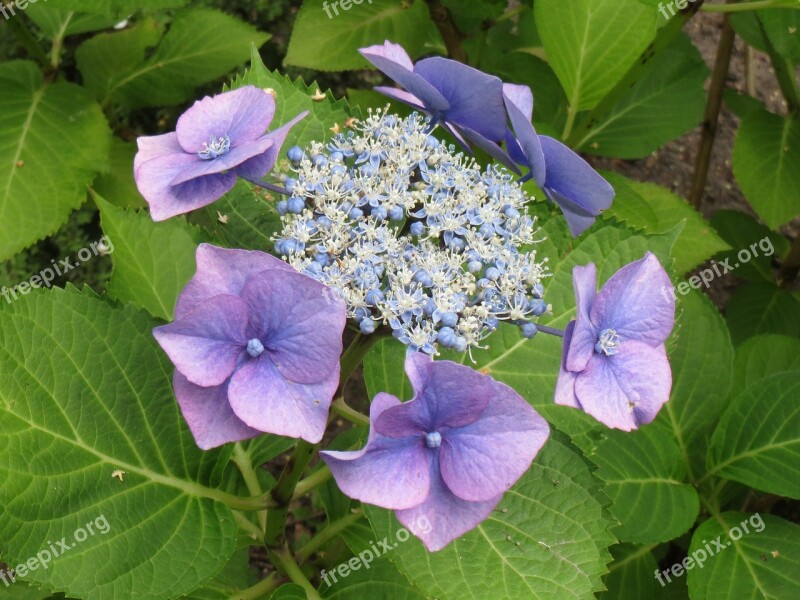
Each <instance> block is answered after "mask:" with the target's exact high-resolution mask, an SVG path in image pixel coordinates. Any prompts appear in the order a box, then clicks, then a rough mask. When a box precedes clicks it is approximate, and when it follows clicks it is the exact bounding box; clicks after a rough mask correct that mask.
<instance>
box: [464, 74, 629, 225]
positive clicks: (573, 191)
mask: <svg viewBox="0 0 800 600" xmlns="http://www.w3.org/2000/svg"><path fill="white" fill-rule="evenodd" d="M503 100H504V102H505V106H506V110H507V111H508V117H509V120H510V121H511V127H512V128H513V132H512V131H511V130H508V131H507V132H506V138H505V142H506V148H507V149H508V154H505V153H504V152H503V151H502V150H501V149H500V148H499V147H498V146H497V145H496V144H491V143H490V142H489V141H488V140H482V139H480V138H479V137H475V136H470V140H471V141H472V142H473V143H475V144H476V145H477V146H479V147H480V148H483V149H484V150H485V151H487V152H488V153H489V154H490V155H491V156H493V157H494V158H496V159H498V160H500V161H501V162H503V163H504V164H506V165H507V166H509V167H511V168H512V169H514V170H516V166H515V164H514V163H516V164H517V165H521V166H523V167H526V168H527V169H530V172H529V173H528V174H527V175H525V176H524V177H523V178H522V181H527V180H528V179H533V180H534V181H535V182H536V184H537V185H538V186H539V187H540V188H542V190H543V191H544V193H545V195H546V196H547V197H548V199H550V201H551V202H554V203H555V204H557V205H558V207H559V208H560V209H561V212H562V213H564V216H565V217H566V219H567V224H568V225H569V230H570V232H571V233H572V235H573V236H575V237H577V236H579V235H580V234H581V233H583V232H584V231H586V229H588V228H589V227H591V226H592V224H593V223H594V221H595V218H596V217H597V216H598V215H599V214H600V213H602V212H603V211H604V210H606V209H607V208H608V207H609V206H611V202H612V201H613V200H614V188H613V187H611V185H610V184H609V183H608V182H607V181H606V180H605V179H603V178H602V177H601V176H600V175H599V174H598V173H597V171H595V170H594V169H593V168H592V167H591V166H590V165H589V164H588V163H587V162H586V161H585V160H583V159H582V158H581V157H580V156H578V155H577V154H576V153H575V152H573V151H572V150H570V149H569V148H568V147H567V146H565V145H564V144H562V143H561V142H559V141H557V140H554V139H553V138H551V137H547V136H546V135H538V134H537V133H536V130H535V129H534V127H533V123H531V119H532V117H533V94H532V93H531V89H530V88H529V87H528V86H526V85H512V84H509V83H507V84H504V85H503Z"/></svg>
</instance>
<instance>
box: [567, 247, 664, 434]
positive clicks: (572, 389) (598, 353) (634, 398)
mask: <svg viewBox="0 0 800 600" xmlns="http://www.w3.org/2000/svg"><path fill="white" fill-rule="evenodd" d="M572 281H573V285H574V287H575V296H576V299H577V303H578V316H577V318H576V320H574V321H570V323H569V325H567V329H566V333H565V335H564V351H563V356H562V360H561V372H560V373H559V376H558V385H557V386H556V404H563V405H565V406H572V407H574V408H580V409H582V410H584V411H586V412H587V413H588V414H590V415H592V416H593V417H594V418H595V419H597V420H598V421H600V422H601V423H604V424H605V425H607V426H608V427H612V428H615V429H623V430H625V431H630V430H632V429H637V428H638V427H639V426H640V425H644V424H646V423H649V422H650V421H652V420H653V419H655V417H656V415H657V414H658V411H659V410H660V409H661V407H662V406H663V404H664V403H665V402H666V401H667V400H668V399H669V392H670V388H671V386H672V373H671V371H670V367H669V361H668V360H667V352H666V348H665V346H664V341H665V340H666V339H667V337H668V336H669V334H670V332H671V331H672V327H673V325H674V321H675V300H674V299H671V298H669V296H668V295H667V294H662V293H661V289H663V287H664V286H667V287H671V284H670V281H669V277H668V276H667V273H666V272H665V271H664V268H663V267H662V266H661V264H660V263H659V262H658V259H657V258H656V257H655V256H654V255H653V254H652V253H650V252H648V253H647V254H646V255H645V256H644V258H642V259H641V260H638V261H636V262H634V263H631V264H629V265H626V266H625V267H623V268H622V269H620V270H619V271H617V272H616V273H615V274H614V275H613V276H612V277H611V279H609V280H608V281H607V282H606V284H605V285H604V286H603V289H601V290H600V293H599V294H596V292H595V290H596V289H597V273H596V269H595V266H594V264H593V263H590V264H588V265H587V266H585V267H575V269H574V270H573V271H572Z"/></svg>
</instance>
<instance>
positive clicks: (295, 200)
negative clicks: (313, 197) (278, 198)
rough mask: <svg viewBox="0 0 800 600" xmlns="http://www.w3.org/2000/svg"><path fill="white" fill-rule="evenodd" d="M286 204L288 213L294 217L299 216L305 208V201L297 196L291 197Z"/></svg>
mask: <svg viewBox="0 0 800 600" xmlns="http://www.w3.org/2000/svg"><path fill="white" fill-rule="evenodd" d="M286 202H287V206H288V209H289V212H290V213H292V214H295V215H299V214H300V213H301V212H303V209H304V208H305V207H306V201H305V199H304V198H299V197H297V196H292V197H291V198H289V199H288V200H287V201H286Z"/></svg>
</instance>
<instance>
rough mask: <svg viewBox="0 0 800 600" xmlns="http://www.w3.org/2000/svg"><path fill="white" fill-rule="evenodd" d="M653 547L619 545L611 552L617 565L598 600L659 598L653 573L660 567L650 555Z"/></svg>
mask: <svg viewBox="0 0 800 600" xmlns="http://www.w3.org/2000/svg"><path fill="white" fill-rule="evenodd" d="M651 548H652V546H643V547H637V546H634V545H633V544H619V545H618V546H613V547H612V548H611V556H613V557H614V562H613V563H611V565H610V566H609V569H608V570H609V573H608V575H606V576H605V578H604V579H603V583H605V585H606V588H607V591H605V592H600V593H599V594H597V598H598V600H642V598H654V597H656V596H657V594H658V591H659V590H658V584H657V583H656V578H655V577H653V573H654V572H655V571H656V569H657V567H658V563H656V559H655V558H654V557H653V553H652V552H651Z"/></svg>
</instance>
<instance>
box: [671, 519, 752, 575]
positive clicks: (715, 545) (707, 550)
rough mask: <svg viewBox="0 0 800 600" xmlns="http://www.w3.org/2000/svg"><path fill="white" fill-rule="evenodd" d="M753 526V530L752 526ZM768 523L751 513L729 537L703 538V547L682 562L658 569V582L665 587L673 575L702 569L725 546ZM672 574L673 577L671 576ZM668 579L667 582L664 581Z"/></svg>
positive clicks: (732, 530) (735, 526) (727, 546)
mask: <svg viewBox="0 0 800 600" xmlns="http://www.w3.org/2000/svg"><path fill="white" fill-rule="evenodd" d="M751 527H752V529H753V530H752V531H751V530H750V528H751ZM765 527H766V524H765V523H764V519H762V518H761V515H760V514H758V513H756V514H754V515H750V518H749V519H745V520H744V521H742V522H741V523H739V525H734V526H733V527H731V528H730V530H729V531H728V537H727V538H724V539H723V537H722V536H721V535H720V536H717V537H716V538H714V539H713V540H711V541H710V542H708V541H706V540H703V541H702V542H701V543H702V544H703V547H702V548H697V549H696V550H695V551H694V552H692V554H691V555H690V556H687V557H686V558H684V559H683V560H682V561H681V562H679V563H675V564H674V565H672V566H671V567H670V568H669V569H664V570H663V571H659V570H658V569H656V571H655V578H656V579H657V580H658V583H660V584H661V587H665V586H666V585H667V583H672V577H675V578H676V579H677V578H678V577H680V576H681V575H683V574H684V573H685V572H686V571H691V570H692V569H694V568H695V567H697V568H698V569H702V568H703V565H704V564H705V562H706V561H707V560H708V559H709V558H711V557H712V556H714V555H715V554H719V553H720V552H722V551H723V550H725V548H729V547H730V546H731V545H732V544H733V542H735V541H738V540H740V539H742V536H743V535H745V534H750V533H761V532H762V531H764V528H765ZM670 575H672V577H670ZM664 579H666V582H665V581H664Z"/></svg>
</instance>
